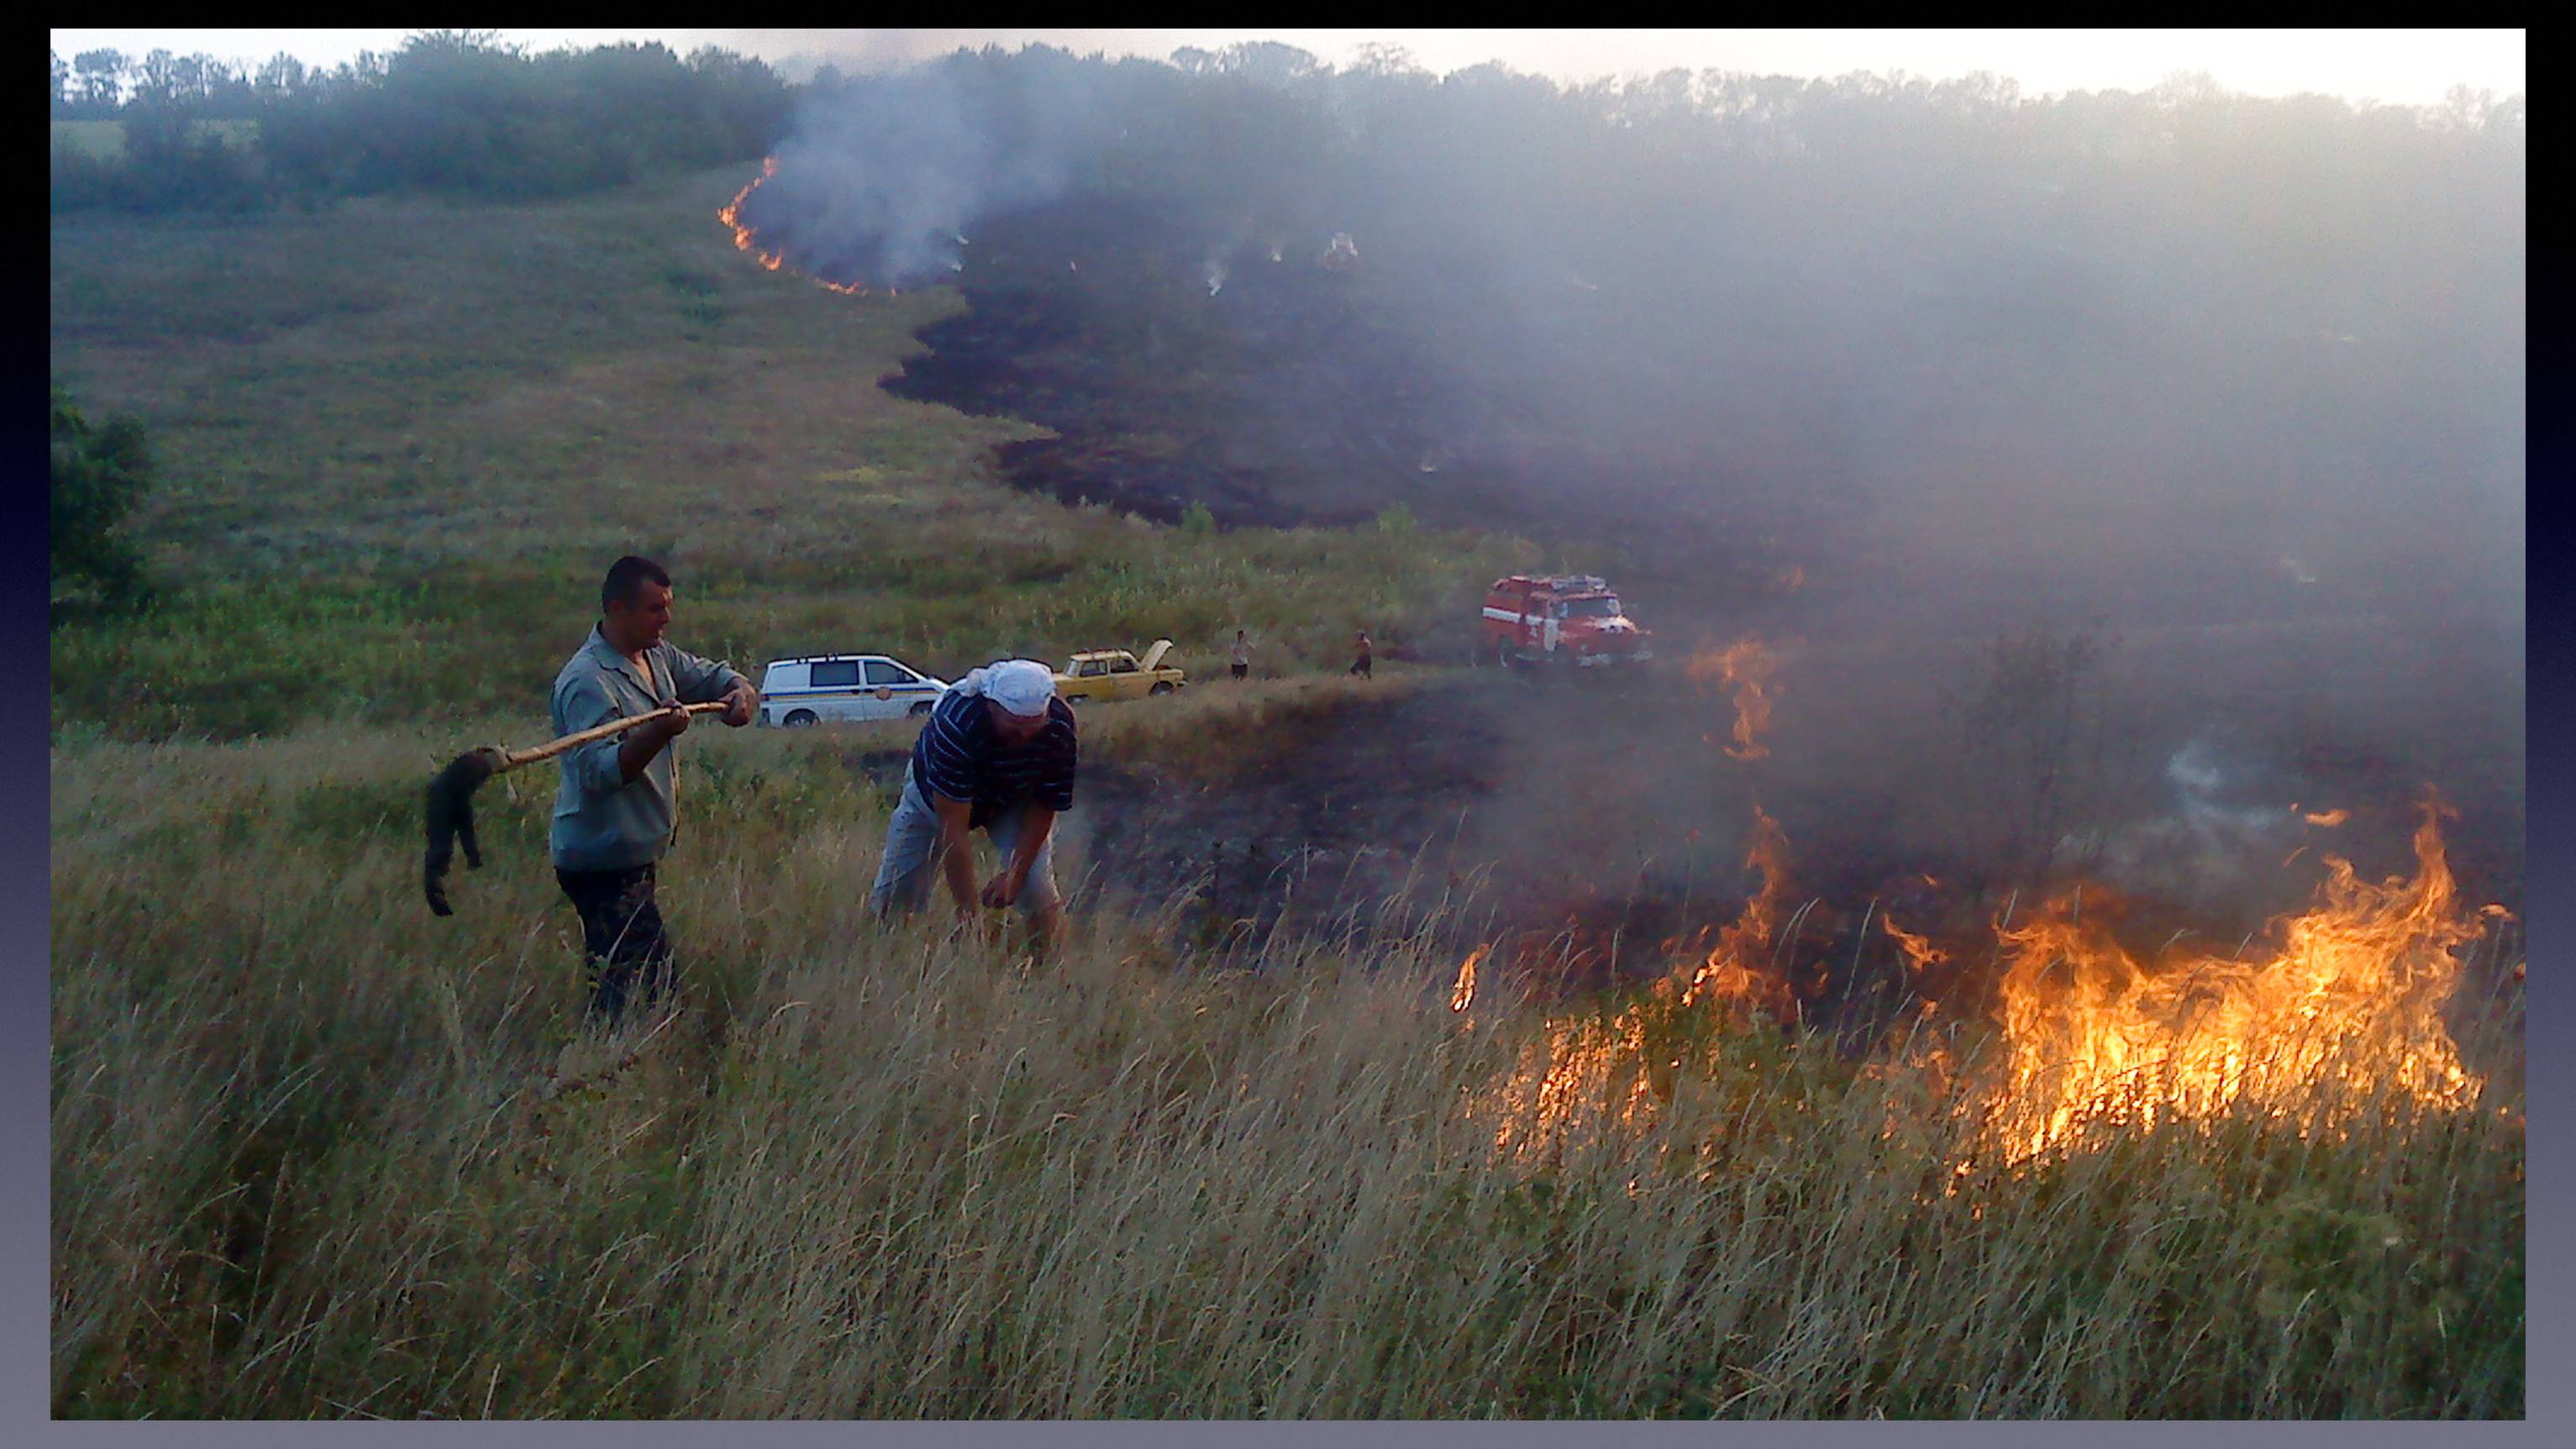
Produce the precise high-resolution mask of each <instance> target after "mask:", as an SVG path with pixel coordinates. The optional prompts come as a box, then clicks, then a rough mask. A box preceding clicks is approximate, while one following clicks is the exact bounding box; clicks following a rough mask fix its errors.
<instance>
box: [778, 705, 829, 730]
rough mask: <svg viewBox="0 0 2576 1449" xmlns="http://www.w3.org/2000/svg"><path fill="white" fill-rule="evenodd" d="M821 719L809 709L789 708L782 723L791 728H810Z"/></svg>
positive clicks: (819, 722)
mask: <svg viewBox="0 0 2576 1449" xmlns="http://www.w3.org/2000/svg"><path fill="white" fill-rule="evenodd" d="M822 722H823V721H822V720H821V719H820V718H818V717H817V716H816V715H815V713H814V711H812V710H810V709H791V710H789V711H788V712H787V718H786V719H785V720H784V721H783V723H784V724H785V725H786V726H787V727H788V728H789V729H791V730H810V729H812V728H813V727H814V726H816V725H818V724H821V723H822Z"/></svg>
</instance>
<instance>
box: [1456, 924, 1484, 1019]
mask: <svg viewBox="0 0 2576 1449" xmlns="http://www.w3.org/2000/svg"><path fill="white" fill-rule="evenodd" d="M1493 949H1494V943H1493V942H1491V941H1488V942H1486V943H1485V944H1484V945H1481V946H1479V947H1477V948H1476V949H1475V950H1473V951H1470V952H1468V953H1467V959H1466V960H1465V961H1463V962H1460V963H1459V966H1458V979H1457V981H1456V982H1455V983H1454V984H1452V985H1451V986H1450V988H1449V1009H1450V1010H1451V1011H1465V1010H1466V1009H1467V1007H1468V1004H1469V1003H1471V1002H1473V1001H1474V1000H1475V999H1476V967H1477V966H1478V965H1480V964H1482V963H1483V961H1484V959H1485V956H1486V954H1487V953H1488V952H1490V951H1492V950H1493Z"/></svg>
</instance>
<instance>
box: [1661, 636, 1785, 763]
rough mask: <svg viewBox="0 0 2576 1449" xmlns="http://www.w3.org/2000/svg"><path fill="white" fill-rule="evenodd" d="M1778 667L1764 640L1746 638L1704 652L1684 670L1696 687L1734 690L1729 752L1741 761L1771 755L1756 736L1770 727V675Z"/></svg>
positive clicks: (1701, 651) (1693, 658) (1703, 649)
mask: <svg viewBox="0 0 2576 1449" xmlns="http://www.w3.org/2000/svg"><path fill="white" fill-rule="evenodd" d="M1778 663H1779V661H1778V660H1777V659H1775V658H1774V657H1773V656H1772V655H1771V652H1770V651H1769V650H1767V649H1765V648H1763V647H1762V641H1761V640H1759V639H1755V638H1750V637H1747V638H1744V639H1739V640H1737V641H1736V642H1735V643H1733V644H1730V645H1728V646H1727V647H1726V648H1724V649H1710V648H1702V649H1701V650H1700V651H1699V652H1698V653H1696V654H1694V655H1692V656H1691V661H1690V663H1689V664H1688V665H1686V666H1684V668H1685V671H1686V672H1687V673H1688V674H1689V675H1690V677H1691V678H1692V680H1694V681H1695V682H1697V683H1700V684H1711V683H1723V684H1727V685H1732V686H1733V687H1734V689H1735V743H1734V744H1731V745H1729V746H1727V747H1726V752H1727V753H1728V754H1730V755H1733V756H1734V757H1735V758H1737V759H1739V760H1758V759H1761V758H1762V757H1763V756H1765V755H1768V754H1770V753H1771V750H1770V747H1769V746H1767V745H1764V744H1762V743H1761V742H1760V741H1759V740H1757V739H1756V738H1755V736H1756V735H1758V734H1759V733H1761V732H1762V731H1763V730H1766V729H1769V728H1770V727H1771V693H1770V691H1771V671H1772V670H1773V668H1774V667H1776V666H1777V664H1778Z"/></svg>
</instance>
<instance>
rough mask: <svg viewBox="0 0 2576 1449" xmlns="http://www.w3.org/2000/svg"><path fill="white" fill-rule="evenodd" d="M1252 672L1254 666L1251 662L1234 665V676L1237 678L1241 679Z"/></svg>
mask: <svg viewBox="0 0 2576 1449" xmlns="http://www.w3.org/2000/svg"><path fill="white" fill-rule="evenodd" d="M1251 672H1252V666H1251V665H1249V664H1238V665H1236V666H1234V677H1235V678H1237V679H1241V678H1242V677H1243V676H1245V675H1247V674H1249V673H1251Z"/></svg>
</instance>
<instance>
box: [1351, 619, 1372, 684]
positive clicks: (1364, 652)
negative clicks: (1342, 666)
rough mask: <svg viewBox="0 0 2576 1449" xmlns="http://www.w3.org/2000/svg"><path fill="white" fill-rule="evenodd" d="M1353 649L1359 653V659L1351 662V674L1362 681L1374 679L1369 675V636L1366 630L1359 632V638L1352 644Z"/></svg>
mask: <svg viewBox="0 0 2576 1449" xmlns="http://www.w3.org/2000/svg"><path fill="white" fill-rule="evenodd" d="M1352 647H1353V648H1355V649H1357V650H1358V651H1359V657H1358V658H1356V659H1353V660H1352V661H1351V673H1353V674H1356V675H1358V676H1359V677H1360V678H1362V679H1369V678H1373V677H1374V676H1372V675H1371V674H1370V673H1369V636H1368V631H1367V630H1366V629H1362V630H1360V631H1359V634H1358V637H1357V638H1356V639H1355V640H1353V642H1352Z"/></svg>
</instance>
